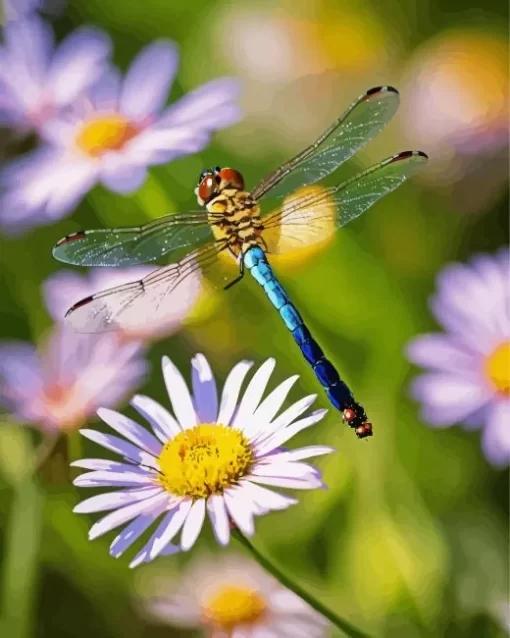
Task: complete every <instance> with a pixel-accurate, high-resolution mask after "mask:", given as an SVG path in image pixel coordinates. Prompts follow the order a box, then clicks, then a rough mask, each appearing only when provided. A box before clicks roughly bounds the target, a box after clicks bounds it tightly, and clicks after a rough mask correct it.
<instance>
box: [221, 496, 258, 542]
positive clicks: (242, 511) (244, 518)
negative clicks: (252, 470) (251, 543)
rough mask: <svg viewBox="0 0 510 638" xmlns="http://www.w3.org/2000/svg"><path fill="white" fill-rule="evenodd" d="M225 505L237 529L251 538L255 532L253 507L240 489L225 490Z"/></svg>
mask: <svg viewBox="0 0 510 638" xmlns="http://www.w3.org/2000/svg"><path fill="white" fill-rule="evenodd" d="M225 505H226V506H227V510H228V513H229V514H230V516H231V518H232V520H233V521H234V523H235V524H236V525H237V527H239V529H240V530H241V531H242V532H243V533H244V534H246V535H247V536H252V535H253V533H254V532H255V525H254V522H253V507H252V503H251V501H249V500H248V499H247V498H246V495H245V494H243V491H242V489H236V488H235V487H232V488H230V489H227V490H225Z"/></svg>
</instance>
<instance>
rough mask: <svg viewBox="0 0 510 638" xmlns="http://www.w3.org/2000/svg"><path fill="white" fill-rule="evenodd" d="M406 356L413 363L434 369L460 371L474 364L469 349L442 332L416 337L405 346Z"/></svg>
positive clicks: (473, 358) (474, 359)
mask: <svg viewBox="0 0 510 638" xmlns="http://www.w3.org/2000/svg"><path fill="white" fill-rule="evenodd" d="M407 356H408V357H409V360H410V361H412V362H413V363H415V364H417V365H421V366H425V367H428V368H432V369H434V370H445V371H448V372H462V371H463V370H466V369H467V370H470V369H472V368H473V366H474V365H475V364H476V357H475V356H474V353H473V352H472V351H470V350H466V349H464V348H461V347H459V344H457V343H455V341H454V340H453V339H452V338H451V337H449V336H448V335H443V334H428V335H423V336H421V337H417V338H416V339H414V340H413V341H411V343H409V344H408V346H407Z"/></svg>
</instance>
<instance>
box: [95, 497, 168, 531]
mask: <svg viewBox="0 0 510 638" xmlns="http://www.w3.org/2000/svg"><path fill="white" fill-rule="evenodd" d="M169 498H170V496H169V494H168V492H166V491H165V490H162V491H161V492H160V493H159V494H156V495H155V496H151V497H149V498H147V499H146V500H144V501H140V502H138V503H132V504H131V505H126V506H125V507H121V508H120V509H118V510H115V511H114V512H111V513H110V514H107V515H106V516H104V517H103V518H102V519H100V520H99V521H98V522H97V523H95V524H94V525H92V527H91V528H90V531H89V539H90V540H93V539H95V538H98V537H99V536H102V535H103V534H106V532H109V531H110V530H112V529H115V527H118V526H119V525H123V524H124V523H127V522H128V521H130V520H132V519H133V518H135V517H137V516H139V515H140V514H146V513H148V512H149V511H151V510H152V511H160V508H161V507H163V506H164V505H165V504H167V503H168V501H169Z"/></svg>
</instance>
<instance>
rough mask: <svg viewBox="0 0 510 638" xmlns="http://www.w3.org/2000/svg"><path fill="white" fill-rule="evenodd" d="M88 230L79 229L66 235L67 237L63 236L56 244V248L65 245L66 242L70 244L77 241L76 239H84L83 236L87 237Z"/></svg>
mask: <svg viewBox="0 0 510 638" xmlns="http://www.w3.org/2000/svg"><path fill="white" fill-rule="evenodd" d="M85 235H86V232H85V231H84V230H78V231H77V232H76V233H71V234H70V235H66V236H65V237H62V239H60V240H59V241H58V242H57V243H56V245H55V248H59V247H60V246H63V245H64V244H68V243H69V242H70V241H75V240H76V239H82V238H83V237H85Z"/></svg>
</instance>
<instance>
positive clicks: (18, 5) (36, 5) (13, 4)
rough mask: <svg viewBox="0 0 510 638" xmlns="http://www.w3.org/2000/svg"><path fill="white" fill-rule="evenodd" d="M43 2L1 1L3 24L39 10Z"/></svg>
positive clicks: (28, 0) (35, 0)
mask: <svg viewBox="0 0 510 638" xmlns="http://www.w3.org/2000/svg"><path fill="white" fill-rule="evenodd" d="M42 5H43V0H3V2H2V11H3V22H4V23H7V22H11V21H12V20H19V19H20V18H22V17H24V16H26V15H28V14H30V13H32V12H33V11H36V10H37V9H41V7H42Z"/></svg>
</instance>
